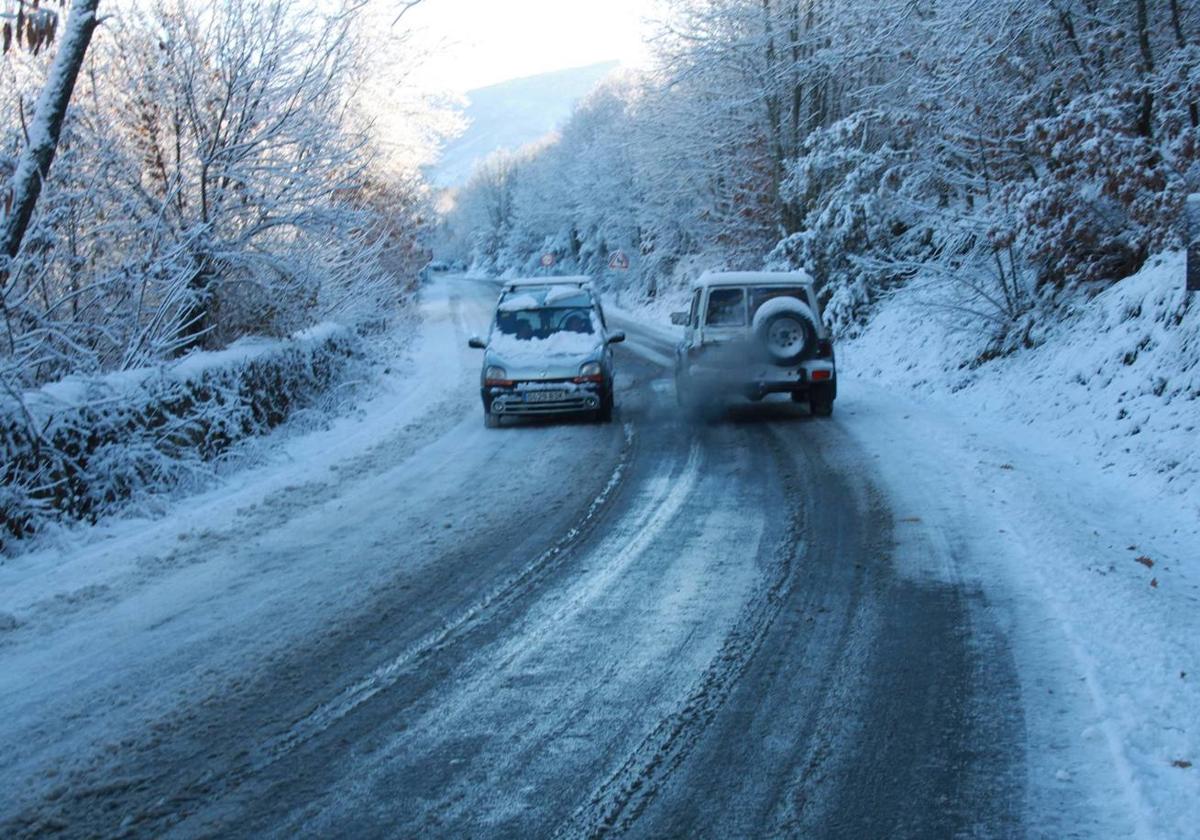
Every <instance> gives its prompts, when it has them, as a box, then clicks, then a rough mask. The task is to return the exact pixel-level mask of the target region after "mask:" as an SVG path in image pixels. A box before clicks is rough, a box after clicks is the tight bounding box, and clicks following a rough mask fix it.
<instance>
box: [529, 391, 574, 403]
mask: <svg viewBox="0 0 1200 840" xmlns="http://www.w3.org/2000/svg"><path fill="white" fill-rule="evenodd" d="M566 396H567V392H566V391H529V392H528V393H526V394H525V402H531V403H543V402H558V401H559V400H562V399H566Z"/></svg>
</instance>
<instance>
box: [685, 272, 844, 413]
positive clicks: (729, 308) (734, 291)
mask: <svg viewBox="0 0 1200 840" xmlns="http://www.w3.org/2000/svg"><path fill="white" fill-rule="evenodd" d="M671 321H672V323H675V324H679V325H682V326H685V327H686V328H687V329H686V331H685V333H684V338H683V341H681V342H680V343H679V345H678V346H677V347H676V350H675V392H676V394H677V396H678V398H679V403H680V405H682V406H687V407H699V406H703V405H705V404H706V403H709V402H712V401H715V400H717V399H720V398H721V397H723V396H728V395H731V394H741V395H742V396H745V397H748V398H749V399H752V400H760V399H762V398H763V397H764V396H766V395H767V394H772V393H787V394H791V396H792V400H793V401H795V402H806V403H808V405H809V407H810V409H811V410H812V413H813V414H815V415H817V416H819V417H829V416H830V415H832V414H833V401H834V399H836V397H837V369H836V367H835V364H834V356H833V340H832V338H831V336H830V334H829V330H828V328H826V326H825V323H824V321H823V320H822V318H821V309H820V304H819V303H818V302H817V295H816V291H815V290H814V289H813V280H812V277H810V276H809V275H808V274H806V273H804V272H707V273H705V274H704V275H702V276H701V277H700V279H699V280H697V281H696V282H695V283H693V284H692V305H691V309H690V310H689V311H688V312H675V313H673V314H672V315H671Z"/></svg>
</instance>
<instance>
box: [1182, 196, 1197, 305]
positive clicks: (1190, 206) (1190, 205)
mask: <svg viewBox="0 0 1200 840" xmlns="http://www.w3.org/2000/svg"><path fill="white" fill-rule="evenodd" d="M1184 215H1186V216H1187V240H1188V249H1187V290H1188V291H1189V292H1200V193H1196V194H1194V195H1189V196H1188V199H1187V207H1186V210H1185V213H1184Z"/></svg>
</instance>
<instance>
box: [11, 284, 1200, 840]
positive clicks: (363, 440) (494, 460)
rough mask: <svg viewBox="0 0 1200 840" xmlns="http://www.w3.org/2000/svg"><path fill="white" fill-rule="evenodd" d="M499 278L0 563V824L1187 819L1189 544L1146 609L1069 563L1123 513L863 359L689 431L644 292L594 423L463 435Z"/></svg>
mask: <svg viewBox="0 0 1200 840" xmlns="http://www.w3.org/2000/svg"><path fill="white" fill-rule="evenodd" d="M489 295H491V297H490V298H489ZM492 300H494V292H490V291H489V287H487V286H485V285H482V284H475V283H472V282H470V281H466V280H461V279H449V280H445V281H440V282H439V283H437V284H436V285H434V286H432V287H429V288H428V289H427V290H426V294H425V297H424V301H423V304H422V308H423V315H424V326H423V327H422V334H421V336H420V339H419V340H418V341H416V342H414V343H413V345H412V348H411V350H410V351H409V356H408V358H407V359H405V360H403V361H402V362H398V363H397V367H398V370H397V375H396V380H395V382H396V383H397V384H396V386H395V387H394V388H393V390H391V391H389V392H388V393H387V394H385V395H384V396H383V397H380V398H379V399H376V400H375V401H373V402H372V403H371V404H369V405H367V406H366V407H365V408H364V409H363V411H362V412H360V413H359V414H358V415H356V416H354V417H351V418H345V419H343V420H341V421H339V422H338V423H337V424H336V425H335V426H334V428H332V429H330V430H328V431H326V432H320V433H315V434H312V435H308V436H305V437H303V438H294V439H291V440H285V441H283V443H282V444H281V445H280V451H279V453H278V454H277V456H276V457H275V458H274V459H273V460H272V462H271V463H269V464H267V465H266V466H263V467H259V468H256V469H253V470H248V471H247V472H246V474H244V475H239V476H237V477H236V478H235V479H232V480H231V481H230V482H229V484H228V485H226V486H224V487H222V488H220V489H219V490H217V491H214V492H212V493H210V494H208V495H206V496H203V497H201V498H199V499H197V500H195V501H192V502H189V503H187V504H184V505H180V506H179V509H178V510H177V511H176V512H175V513H173V514H171V515H170V516H168V517H166V518H164V519H162V520H159V521H157V522H154V523H140V524H137V525H136V526H131V525H129V524H128V523H126V524H125V525H123V526H122V525H111V526H105V527H102V528H99V529H97V530H96V532H95V534H92V535H88V536H87V537H86V538H85V537H83V536H80V535H74V536H71V537H67V538H65V540H64V542H63V544H62V545H60V546H58V547H56V548H53V549H47V550H44V551H41V552H39V553H38V554H35V555H30V556H27V557H23V558H20V559H18V560H14V561H10V562H9V563H8V564H7V565H4V566H0V591H2V592H3V595H2V598H3V601H2V602H0V620H4V621H5V623H4V626H3V628H2V629H0V775H2V778H3V782H4V784H3V786H2V787H0V835H2V836H6V837H22V836H36V835H39V834H43V833H50V832H60V833H62V834H63V835H66V836H125V835H128V836H147V837H151V836H153V837H159V836H174V837H192V836H247V837H259V836H281V837H283V836H294V835H297V834H300V835H312V836H347V837H373V836H378V837H399V836H414V837H415V836H448V837H464V836H488V837H490V836H505V837H529V836H542V837H551V836H563V837H576V836H598V835H605V834H628V835H632V836H639V837H664V836H705V837H744V836H802V837H951V836H984V837H1011V836H1026V835H1028V836H1045V837H1108V836H1111V837H1126V836H1140V837H1157V836H1164V837H1173V836H1186V832H1187V830H1188V828H1187V827H1188V826H1191V827H1192V828H1194V827H1195V825H1197V822H1196V817H1197V813H1196V810H1197V807H1198V806H1197V805H1196V802H1197V801H1200V794H1197V790H1196V787H1195V784H1196V783H1195V781H1194V779H1195V776H1194V775H1188V774H1187V771H1186V770H1184V769H1180V768H1177V767H1175V766H1173V765H1172V764H1171V763H1170V759H1171V758H1172V757H1174V756H1177V757H1179V758H1186V757H1187V756H1189V755H1191V756H1193V757H1194V756H1195V748H1196V746H1197V741H1196V739H1197V735H1196V731H1197V728H1198V727H1197V726H1196V712H1195V709H1197V708H1200V698H1197V697H1195V692H1194V691H1193V690H1192V689H1191V687H1190V686H1191V685H1193V684H1194V680H1195V679H1196V678H1200V662H1197V661H1196V660H1197V654H1196V651H1195V643H1194V640H1195V639H1196V638H1200V636H1197V635H1196V633H1195V632H1194V631H1195V629H1196V618H1195V613H1196V612H1197V611H1196V610H1195V608H1194V605H1195V603H1196V590H1195V587H1194V584H1192V582H1191V580H1190V579H1188V578H1186V577H1183V576H1182V572H1180V573H1179V574H1180V576H1179V577H1178V578H1177V579H1172V578H1171V574H1172V572H1171V571H1170V570H1169V569H1170V567H1172V565H1173V563H1172V561H1173V560H1174V559H1182V554H1183V553H1184V552H1185V551H1186V550H1187V549H1188V545H1187V543H1186V542H1185V541H1183V538H1179V542H1178V544H1175V543H1172V542H1171V539H1172V538H1171V535H1170V534H1168V533H1163V534H1162V535H1161V542H1160V543H1158V544H1155V545H1153V546H1146V545H1142V547H1141V548H1140V549H1139V551H1144V552H1146V553H1150V552H1153V553H1154V554H1155V556H1156V558H1157V559H1158V560H1159V562H1160V566H1159V567H1158V568H1159V569H1162V572H1161V574H1160V577H1161V578H1162V579H1163V582H1164V586H1168V585H1178V587H1179V589H1180V590H1183V589H1185V588H1186V587H1191V588H1190V593H1191V594H1190V595H1189V596H1183V597H1185V598H1188V597H1190V599H1191V600H1190V605H1191V606H1190V612H1189V611H1188V610H1181V611H1180V613H1181V614H1179V615H1175V614H1171V615H1170V616H1166V617H1161V616H1156V615H1155V614H1154V610H1155V609H1156V607H1155V606H1154V605H1153V604H1152V603H1151V602H1150V601H1149V600H1148V599H1150V598H1153V597H1157V595H1156V594H1155V593H1152V592H1151V590H1150V588H1149V587H1147V586H1145V585H1144V582H1139V583H1138V588H1137V591H1136V594H1127V593H1126V591H1125V589H1123V588H1122V587H1125V586H1127V585H1129V586H1132V584H1127V578H1128V577H1129V576H1130V575H1133V574H1135V572H1133V571H1130V570H1129V569H1127V568H1126V567H1125V566H1124V565H1122V566H1121V568H1120V571H1119V573H1118V572H1116V571H1115V567H1114V574H1113V575H1112V576H1107V575H1103V574H1098V573H1097V572H1096V571H1095V568H1093V567H1096V568H1107V566H1108V565H1109V561H1108V559H1107V558H1106V557H1103V556H1101V555H1103V554H1104V552H1105V551H1110V552H1112V553H1113V556H1117V555H1120V554H1121V553H1122V552H1125V551H1126V542H1136V541H1137V540H1135V538H1134V537H1135V536H1136V535H1135V534H1133V533H1132V531H1133V530H1134V529H1136V528H1137V527H1138V525H1137V523H1136V521H1135V520H1136V519H1137V517H1136V516H1135V515H1134V514H1133V513H1131V512H1130V511H1128V510H1126V511H1125V513H1124V518H1122V515H1120V514H1119V513H1117V512H1114V510H1115V509H1114V508H1113V507H1112V506H1111V505H1109V506H1107V507H1106V506H1104V505H1103V504H1102V503H1101V504H1100V505H1099V506H1097V505H1096V504H1094V500H1093V499H1091V498H1089V497H1087V496H1086V494H1085V495H1083V496H1078V495H1075V494H1070V493H1061V492H1054V491H1053V488H1052V487H1049V486H1048V482H1047V480H1046V479H1045V475H1046V474H1050V475H1053V470H1054V469H1055V468H1056V467H1055V465H1054V464H1053V463H1051V462H1047V461H1046V459H1045V458H1043V457H1041V456H1038V457H1035V456H1034V455H1032V454H1028V453H1025V452H1024V451H1023V450H1021V449H1020V448H1019V447H1020V443H1019V442H1017V443H1012V444H1011V446H1010V444H1009V443H1008V442H1006V441H1005V440H1003V439H1002V438H1000V437H999V436H993V435H990V434H987V435H985V436H984V437H985V439H980V434H979V432H978V430H972V429H969V428H963V427H961V426H960V425H957V424H956V423H954V422H953V421H952V420H947V419H946V418H940V417H934V416H921V415H919V414H918V412H920V411H921V410H922V409H921V408H920V407H919V406H915V405H910V404H909V403H907V402H906V401H905V399H904V398H903V397H902V396H897V395H891V394H887V393H884V392H881V391H879V390H878V389H874V388H871V387H870V386H867V385H863V384H858V383H853V382H849V383H847V384H846V385H844V388H843V399H841V400H840V401H839V404H838V413H837V416H836V417H835V418H834V419H833V420H832V421H821V420H814V419H811V418H810V417H809V416H808V414H807V412H806V411H804V410H803V409H800V408H795V407H793V406H792V405H791V404H790V403H787V402H782V403H778V402H768V403H765V404H761V405H746V406H739V407H736V408H734V409H731V411H730V412H729V413H728V415H726V416H724V417H722V418H720V419H718V420H716V421H713V422H702V423H692V422H688V421H687V420H686V419H684V418H681V417H680V415H679V414H678V412H677V411H676V410H675V408H674V400H673V393H672V391H671V388H670V384H669V371H668V370H666V369H664V367H663V366H662V364H661V363H662V362H663V361H665V360H667V359H668V358H669V354H670V347H669V344H668V343H667V342H666V340H665V339H664V336H663V335H662V334H661V332H660V331H655V330H648V329H639V327H638V325H637V323H635V322H629V323H622V324H621V326H622V327H627V328H628V329H629V330H630V341H629V346H628V348H626V349H622V350H621V352H620V353H619V354H618V364H619V375H618V403H619V414H618V421H617V422H616V423H614V424H613V425H611V426H605V425H595V424H590V423H582V422H561V423H559V422H556V423H540V422H532V423H526V424H522V425H519V426H512V427H506V428H504V429H501V430H485V429H484V428H483V423H482V418H481V412H480V406H479V400H478V393H477V377H478V364H479V356H478V355H477V354H476V353H475V352H473V351H470V350H468V349H467V347H466V338H467V336H468V335H469V334H471V333H472V332H476V331H482V330H483V328H484V325H485V323H486V321H487V318H488V316H489V307H490V305H491V302H492ZM914 418H915V419H914ZM1013 447H1016V448H1013ZM1026 456H1027V457H1026ZM1022 458H1025V460H1022ZM1051 483H1052V482H1051ZM1097 495H1103V494H1102V493H1099V492H1098V493H1097ZM1088 517H1091V518H1090V519H1089V518H1088ZM1192 547H1193V548H1194V546H1192ZM1122 563H1127V564H1129V565H1130V566H1132V565H1135V564H1132V563H1130V561H1129V560H1128V559H1127V558H1125V559H1123V560H1122ZM1164 566H1165V567H1166V568H1164ZM1137 569H1138V570H1142V567H1141V566H1138V567H1137ZM1156 580H1157V579H1156ZM1114 582H1115V583H1114ZM1114 586H1116V587H1118V588H1117V589H1113V587H1114ZM1102 587H1107V588H1102ZM1156 591H1157V586H1156ZM1171 603H1176V604H1177V603H1184V604H1185V605H1186V604H1187V603H1188V602H1187V601H1186V600H1185V601H1179V600H1176V601H1172V602H1171ZM1159 609H1160V610H1161V609H1165V608H1161V607H1160V608H1159ZM1089 611H1094V613H1093V612H1089ZM1139 616H1140V618H1139ZM6 617H7V618H6ZM1160 617H1161V618H1162V619H1163V620H1166V618H1170V620H1171V621H1173V622H1175V624H1176V626H1177V627H1178V629H1179V632H1180V634H1182V635H1180V636H1178V637H1176V638H1175V639H1174V640H1172V639H1165V638H1159V637H1158V636H1157V635H1156V636H1155V639H1154V644H1153V646H1150V645H1146V646H1145V647H1146V648H1152V653H1144V654H1142V655H1143V656H1144V658H1143V659H1142V661H1141V662H1138V663H1125V664H1122V663H1121V662H1120V661H1119V660H1120V659H1121V656H1122V655H1123V654H1124V652H1126V650H1138V649H1140V648H1139V647H1137V646H1130V644H1129V640H1128V639H1127V638H1125V634H1126V633H1128V632H1137V633H1144V634H1157V632H1158V621H1159V619H1160ZM1092 622H1094V623H1095V624H1096V625H1104V626H1103V627H1099V628H1098V629H1094V631H1093V628H1092ZM1189 633H1190V640H1189V638H1188V634H1189ZM1123 645H1124V646H1125V647H1122V646H1123ZM1135 658H1136V657H1135ZM1189 670H1191V672H1192V674H1193V675H1194V676H1188V677H1181V676H1176V674H1177V672H1179V673H1186V672H1188V671H1189ZM1134 677H1136V679H1134ZM1144 697H1148V698H1153V697H1157V698H1159V700H1158V701H1157V705H1156V706H1155V707H1154V708H1153V709H1150V710H1146V709H1141V710H1140V711H1139V708H1140V706H1141V705H1142V699H1143V698H1144ZM1193 701H1195V702H1193ZM1193 772H1194V771H1193Z"/></svg>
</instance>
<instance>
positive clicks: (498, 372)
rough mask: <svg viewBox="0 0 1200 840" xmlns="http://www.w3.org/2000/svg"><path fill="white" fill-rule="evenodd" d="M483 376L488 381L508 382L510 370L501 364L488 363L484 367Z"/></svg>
mask: <svg viewBox="0 0 1200 840" xmlns="http://www.w3.org/2000/svg"><path fill="white" fill-rule="evenodd" d="M483 378H484V379H485V380H487V381H488V382H507V381H508V371H506V370H505V369H504V368H502V367H500V366H499V365H488V366H487V367H486V368H484V369H483Z"/></svg>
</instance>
